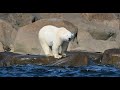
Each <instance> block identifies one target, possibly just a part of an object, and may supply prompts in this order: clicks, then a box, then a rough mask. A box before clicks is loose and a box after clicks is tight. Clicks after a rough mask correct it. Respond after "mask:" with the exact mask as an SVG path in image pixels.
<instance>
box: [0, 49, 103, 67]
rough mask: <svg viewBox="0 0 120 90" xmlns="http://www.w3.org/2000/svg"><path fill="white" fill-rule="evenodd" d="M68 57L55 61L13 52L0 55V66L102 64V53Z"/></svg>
mask: <svg viewBox="0 0 120 90" xmlns="http://www.w3.org/2000/svg"><path fill="white" fill-rule="evenodd" d="M67 55H68V56H67V57H65V58H61V59H59V60H58V59H55V58H54V57H45V56H41V55H22V54H17V53H12V52H1V53H0V66H11V65H24V64H38V65H49V66H83V65H88V64H89V61H90V60H93V61H94V62H96V63H100V59H101V57H102V54H101V53H89V52H81V51H71V52H67Z"/></svg>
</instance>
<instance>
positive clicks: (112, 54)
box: [101, 49, 120, 68]
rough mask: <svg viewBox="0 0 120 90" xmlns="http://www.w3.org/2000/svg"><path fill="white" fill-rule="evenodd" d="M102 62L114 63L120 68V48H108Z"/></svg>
mask: <svg viewBox="0 0 120 90" xmlns="http://www.w3.org/2000/svg"><path fill="white" fill-rule="evenodd" d="M101 63H102V64H107V65H108V64H109V65H114V66H116V67H119V68H120V49H108V50H106V51H105V52H104V54H103V59H102V61H101Z"/></svg>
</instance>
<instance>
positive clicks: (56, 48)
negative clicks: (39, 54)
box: [52, 44, 62, 59]
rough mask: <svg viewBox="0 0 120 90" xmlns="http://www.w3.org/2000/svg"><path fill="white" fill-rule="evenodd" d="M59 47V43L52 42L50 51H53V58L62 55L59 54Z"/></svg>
mask: <svg viewBox="0 0 120 90" xmlns="http://www.w3.org/2000/svg"><path fill="white" fill-rule="evenodd" d="M59 48H60V45H59V44H53V46H52V53H53V56H54V58H58V59H60V58H62V56H61V55H59Z"/></svg>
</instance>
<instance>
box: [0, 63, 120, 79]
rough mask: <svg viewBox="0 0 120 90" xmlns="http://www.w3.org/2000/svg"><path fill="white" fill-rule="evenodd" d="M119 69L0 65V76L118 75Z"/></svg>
mask: <svg viewBox="0 0 120 90" xmlns="http://www.w3.org/2000/svg"><path fill="white" fill-rule="evenodd" d="M119 76H120V69H117V68H115V67H113V66H105V65H88V66H82V67H54V66H41V65H31V64H27V65H16V66H10V67H0V77H119Z"/></svg>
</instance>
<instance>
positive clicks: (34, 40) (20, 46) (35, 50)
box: [14, 18, 78, 54]
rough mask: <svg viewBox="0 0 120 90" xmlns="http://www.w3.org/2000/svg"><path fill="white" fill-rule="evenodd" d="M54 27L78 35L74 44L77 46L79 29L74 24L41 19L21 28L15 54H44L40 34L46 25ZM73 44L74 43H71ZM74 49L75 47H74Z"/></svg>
mask: <svg viewBox="0 0 120 90" xmlns="http://www.w3.org/2000/svg"><path fill="white" fill-rule="evenodd" d="M49 24H50V25H54V26H57V27H65V28H67V29H68V30H70V31H71V32H73V33H74V34H75V35H76V38H75V40H73V41H72V42H75V43H74V44H77V43H78V41H77V33H78V29H77V27H76V26H74V25H73V24H72V23H70V22H68V21H65V20H63V19H56V18H53V19H41V20H38V21H36V22H34V23H32V24H29V25H26V26H24V27H21V28H20V29H19V30H18V34H17V37H16V40H15V44H14V47H15V52H19V53H24V54H44V52H43V50H42V49H41V46H40V44H39V40H38V32H39V30H40V29H41V28H42V27H43V26H45V25H49ZM71 44H72V43H71ZM73 48H74V47H73Z"/></svg>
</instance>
